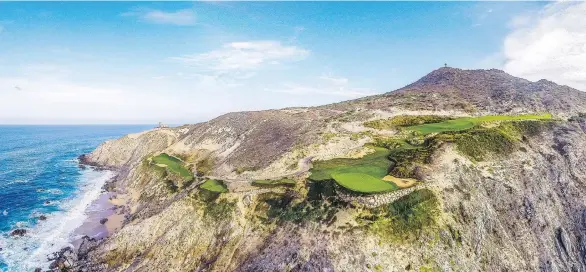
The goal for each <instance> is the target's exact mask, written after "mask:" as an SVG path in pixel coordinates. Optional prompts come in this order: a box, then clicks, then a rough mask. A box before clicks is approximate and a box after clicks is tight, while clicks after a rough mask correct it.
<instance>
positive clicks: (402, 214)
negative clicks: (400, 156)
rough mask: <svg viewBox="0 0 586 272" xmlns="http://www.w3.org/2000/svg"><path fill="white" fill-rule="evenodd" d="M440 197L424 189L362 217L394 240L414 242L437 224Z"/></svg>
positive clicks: (370, 226) (378, 231)
mask: <svg viewBox="0 0 586 272" xmlns="http://www.w3.org/2000/svg"><path fill="white" fill-rule="evenodd" d="M439 212H440V209H439V201H438V199H437V197H436V196H435V195H434V194H433V192H432V191H430V190H428V189H422V190H418V191H415V192H412V193H410V194H408V195H406V196H404V197H402V198H400V199H398V200H397V201H395V202H393V203H390V204H387V205H384V206H381V207H379V208H376V209H373V210H372V211H371V214H370V215H367V216H363V217H361V218H359V219H361V221H363V222H365V223H366V224H367V225H368V227H369V230H370V231H372V232H373V233H375V234H377V235H379V236H380V237H381V238H382V239H384V240H387V241H391V242H403V243H408V242H411V241H413V240H415V239H417V237H419V236H420V235H421V234H422V233H423V232H424V231H426V230H428V229H430V228H432V227H434V226H435V225H436V224H437V216H438V214H439Z"/></svg>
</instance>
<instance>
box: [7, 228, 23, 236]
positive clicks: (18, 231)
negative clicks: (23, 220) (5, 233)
mask: <svg viewBox="0 0 586 272" xmlns="http://www.w3.org/2000/svg"><path fill="white" fill-rule="evenodd" d="M25 234H26V230H25V229H15V230H13V231H12V232H11V233H10V236H21V237H22V236H24V235H25Z"/></svg>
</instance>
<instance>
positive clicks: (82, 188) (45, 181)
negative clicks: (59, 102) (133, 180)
mask: <svg viewBox="0 0 586 272" xmlns="http://www.w3.org/2000/svg"><path fill="white" fill-rule="evenodd" d="M150 128H152V126H150V125H148V126H146V125H133V126H122V125H120V126H0V248H2V250H0V271H32V270H34V268H35V267H39V266H42V265H43V264H45V263H46V261H47V257H46V256H47V254H49V253H51V252H54V251H57V250H59V249H60V248H62V247H64V246H67V245H69V243H70V242H71V240H72V239H73V238H75V237H72V235H73V234H72V233H73V230H75V228H77V227H78V226H79V225H81V223H82V222H83V221H84V220H85V210H86V208H87V206H88V205H89V204H90V203H91V202H92V201H93V200H94V199H95V198H97V197H98V196H99V194H100V192H101V185H102V184H103V183H104V182H105V181H106V180H107V179H109V178H110V177H111V176H112V173H110V172H107V171H101V172H99V171H94V170H91V169H81V168H79V165H78V162H77V157H78V156H79V155H81V154H84V153H88V152H90V151H92V150H93V149H94V148H96V147H97V146H98V145H99V144H100V143H102V142H104V141H106V140H109V139H115V138H119V137H121V136H123V135H125V134H128V133H134V132H139V131H144V130H147V129H150ZM40 215H46V216H47V220H44V221H41V220H39V219H38V217H39V216H40ZM17 228H23V229H26V230H27V234H26V235H25V236H24V237H16V238H15V237H11V236H10V235H9V233H10V232H11V231H12V230H14V229H17Z"/></svg>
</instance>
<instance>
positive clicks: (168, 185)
mask: <svg viewBox="0 0 586 272" xmlns="http://www.w3.org/2000/svg"><path fill="white" fill-rule="evenodd" d="M165 188H166V189H167V192H169V193H170V194H174V193H177V190H178V189H179V188H178V187H177V185H175V183H174V182H173V181H172V180H166V181H165Z"/></svg>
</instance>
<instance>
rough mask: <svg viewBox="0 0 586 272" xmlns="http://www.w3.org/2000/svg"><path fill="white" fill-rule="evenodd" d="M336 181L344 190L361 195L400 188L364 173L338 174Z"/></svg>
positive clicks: (335, 177) (334, 176) (335, 176)
mask: <svg viewBox="0 0 586 272" xmlns="http://www.w3.org/2000/svg"><path fill="white" fill-rule="evenodd" d="M332 177H333V178H334V180H335V181H336V182H337V183H338V184H340V185H341V186H343V187H344V188H346V189H348V190H351V191H355V192H360V193H382V192H389V191H393V190H396V189H397V188H398V187H397V185H395V184H394V183H392V182H386V181H383V180H381V179H380V178H375V177H373V176H370V175H367V174H363V173H336V174H332Z"/></svg>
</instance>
